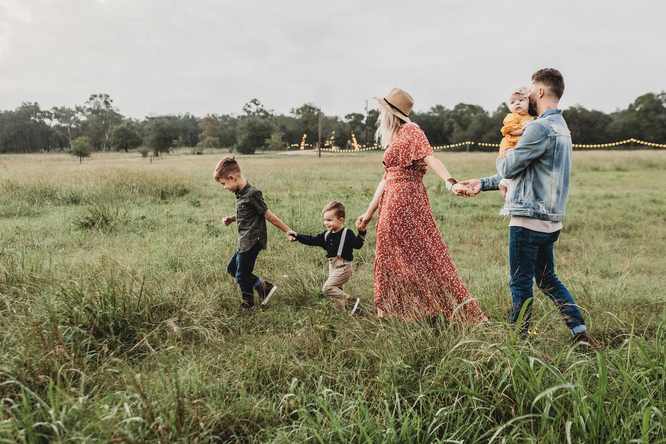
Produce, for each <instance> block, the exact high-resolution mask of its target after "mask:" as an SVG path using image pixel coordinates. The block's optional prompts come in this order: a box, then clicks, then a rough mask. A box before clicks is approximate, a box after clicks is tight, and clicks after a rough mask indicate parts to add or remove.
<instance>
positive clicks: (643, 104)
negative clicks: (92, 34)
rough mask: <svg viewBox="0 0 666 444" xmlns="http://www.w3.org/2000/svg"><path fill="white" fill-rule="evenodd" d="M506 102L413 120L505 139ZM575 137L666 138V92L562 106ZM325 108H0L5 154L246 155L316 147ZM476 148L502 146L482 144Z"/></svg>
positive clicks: (339, 136)
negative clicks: (160, 111) (149, 112)
mask: <svg viewBox="0 0 666 444" xmlns="http://www.w3.org/2000/svg"><path fill="white" fill-rule="evenodd" d="M508 112H509V109H508V107H507V106H506V104H502V105H500V106H499V107H498V108H497V109H496V110H495V111H493V112H488V111H486V110H484V109H483V108H482V107H480V106H478V105H470V104H466V103H459V104H458V105H456V106H454V107H453V108H452V109H448V108H446V107H444V106H442V105H436V106H433V107H432V108H430V109H429V110H426V111H419V112H417V111H412V114H411V115H410V117H411V119H412V120H413V121H414V122H416V123H418V124H419V125H420V126H421V128H422V129H423V130H424V132H425V133H426V135H427V136H428V139H429V140H430V143H431V145H433V146H437V145H450V144H456V143H460V142H465V141H473V142H481V143H499V142H500V140H501V138H502V135H501V133H500V128H501V127H502V121H503V119H504V117H505V116H506V114H507V113H508ZM563 114H564V118H565V119H566V121H567V124H568V125H569V129H570V130H571V137H572V140H573V142H574V143H578V144H600V143H609V142H615V141H619V140H625V139H629V138H632V137H633V138H636V139H639V140H644V141H648V142H653V143H666V92H661V93H660V94H655V93H647V94H644V95H642V96H640V97H638V98H637V99H636V100H635V101H634V102H633V103H632V104H630V105H629V106H628V107H627V109H624V110H617V111H615V112H612V113H610V114H606V113H604V112H601V111H596V110H588V109H586V108H584V107H583V106H581V105H576V106H572V107H570V108H568V109H566V110H563ZM377 117H378V114H377V111H376V110H371V111H369V112H368V113H367V116H366V115H364V114H361V113H350V114H347V115H345V116H344V118H340V117H338V116H329V115H325V114H322V115H321V125H322V142H323V143H322V144H323V145H326V146H334V147H338V148H343V149H344V148H352V147H354V146H356V145H359V146H367V145H371V144H372V143H373V135H374V132H375V128H376V125H375V124H376V121H377ZM319 119H320V116H319V109H318V108H317V107H316V106H314V105H312V104H304V105H302V106H301V107H299V108H293V109H292V110H291V112H290V113H289V115H283V114H276V113H275V112H273V111H272V110H270V109H268V108H266V107H265V106H264V105H263V104H262V103H261V102H260V101H259V100H257V99H253V100H251V101H250V102H248V103H246V104H245V105H244V106H243V109H242V111H241V112H240V113H238V114H222V115H217V114H211V115H207V116H205V117H196V116H193V115H191V114H189V113H185V114H179V115H171V116H160V117H146V118H145V119H143V120H139V119H132V118H126V117H125V116H123V115H122V114H121V113H120V111H119V110H118V108H116V107H115V106H114V105H113V100H112V99H111V97H109V95H108V94H93V95H91V96H90V98H89V99H88V100H87V101H86V102H85V103H84V104H83V105H77V106H74V107H73V108H68V107H64V106H63V107H53V108H51V109H48V110H47V109H42V108H41V107H40V105H39V104H38V103H30V102H24V103H22V104H21V105H20V106H19V107H18V108H16V109H15V110H13V111H11V110H10V111H1V112H0V153H35V152H48V151H54V150H56V151H57V150H60V151H69V152H72V153H73V154H76V155H80V157H85V156H86V155H87V154H86V153H88V154H89V153H90V151H92V150H94V151H109V150H116V151H125V152H129V151H130V150H137V149H138V150H139V151H140V152H141V153H142V154H143V155H147V154H148V153H150V152H152V153H153V154H154V155H159V153H164V152H169V150H170V149H172V148H173V147H192V148H193V150H196V151H198V152H202V151H203V149H205V148H208V147H211V148H219V147H227V148H230V149H231V150H232V151H236V152H239V153H242V154H252V153H254V152H256V151H257V150H265V149H268V150H284V149H286V148H287V147H288V146H291V145H294V144H299V145H300V144H301V143H305V144H307V145H314V144H315V143H316V142H317V140H318V136H319ZM473 149H475V150H487V151H494V150H495V149H496V148H495V147H483V146H478V145H475V146H474V147H473Z"/></svg>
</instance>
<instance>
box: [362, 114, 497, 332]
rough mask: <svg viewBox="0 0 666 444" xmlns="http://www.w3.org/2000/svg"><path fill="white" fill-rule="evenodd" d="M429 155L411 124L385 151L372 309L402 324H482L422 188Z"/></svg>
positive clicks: (420, 134) (425, 142) (482, 318)
mask: <svg viewBox="0 0 666 444" xmlns="http://www.w3.org/2000/svg"><path fill="white" fill-rule="evenodd" d="M430 155H433V151H432V148H431V147H430V144H429V143H428V139H427V138H426V136H425V134H424V133H423V131H422V130H421V129H420V128H419V127H418V126H416V125H414V124H408V125H405V126H403V127H402V128H400V129H399V130H398V134H397V136H396V138H395V140H393V142H392V143H391V145H390V146H389V147H388V148H387V149H386V152H385V153H384V169H385V171H386V173H385V174H384V179H385V180H386V182H385V185H384V193H383V194H382V196H381V199H380V201H379V216H378V219H377V233H376V244H377V250H376V252H375V270H374V275H375V276H374V277H375V287H374V293H375V305H376V306H377V308H378V309H379V310H381V311H383V312H384V313H385V314H386V315H388V316H391V317H395V318H398V319H401V320H404V321H408V322H411V321H414V320H418V319H427V318H431V317H433V316H435V315H437V314H439V313H443V314H444V316H445V317H446V319H447V321H450V320H452V319H453V320H455V321H456V322H458V323H459V324H461V325H465V324H476V323H479V322H483V321H485V320H486V317H485V316H484V315H483V312H481V309H480V308H479V307H478V305H477V304H476V301H475V300H474V299H472V297H471V295H470V294H469V292H468V291H467V288H465V285H464V284H463V283H462V280H461V279H460V276H459V275H458V271H457V270H456V267H455V265H453V261H452V260H451V256H450V255H449V251H448V249H447V248H446V245H445V244H444V240H443V239H442V235H441V234H440V232H439V228H438V227H437V223H436V222H435V217H434V216H433V214H432V209H431V208H430V201H429V200H428V195H427V193H426V189H425V186H424V185H423V175H424V174H425V172H426V170H427V166H426V163H425V161H424V160H423V159H424V158H425V157H426V156H430Z"/></svg>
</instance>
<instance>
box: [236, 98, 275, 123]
mask: <svg viewBox="0 0 666 444" xmlns="http://www.w3.org/2000/svg"><path fill="white" fill-rule="evenodd" d="M243 112H244V113H245V115H246V116H253V117H262V118H264V119H267V118H269V117H271V116H273V110H272V109H266V107H265V106H264V105H263V104H262V103H261V102H260V101H259V100H257V99H252V100H250V101H249V102H247V103H246V104H245V105H243Z"/></svg>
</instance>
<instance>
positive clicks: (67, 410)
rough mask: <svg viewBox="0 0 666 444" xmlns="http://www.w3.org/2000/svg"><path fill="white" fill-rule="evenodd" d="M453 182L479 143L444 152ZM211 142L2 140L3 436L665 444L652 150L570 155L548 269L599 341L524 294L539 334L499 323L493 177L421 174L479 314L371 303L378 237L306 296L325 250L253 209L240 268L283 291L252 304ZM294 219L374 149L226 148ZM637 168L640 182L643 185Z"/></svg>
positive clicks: (363, 203)
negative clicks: (339, 282)
mask: <svg viewBox="0 0 666 444" xmlns="http://www.w3.org/2000/svg"><path fill="white" fill-rule="evenodd" d="M438 156H439V157H440V159H442V160H443V161H444V163H445V164H446V165H447V167H448V168H449V169H450V170H451V171H452V173H453V174H454V175H455V176H456V177H457V178H459V179H461V178H467V177H479V176H482V175H487V174H490V173H492V171H493V165H494V155H492V154H478V153H470V154H466V153H444V154H439V155H438ZM219 157H221V155H212V156H211V155H203V156H166V157H165V158H164V159H160V160H159V161H156V162H154V163H152V164H151V163H149V161H148V159H141V158H138V157H136V158H133V157H126V156H121V155H108V156H101V155H100V156H97V157H93V159H92V160H90V161H86V162H84V164H83V165H79V164H78V163H77V162H76V159H70V158H69V157H67V156H58V155H53V156H6V157H2V158H0V189H2V191H3V193H2V194H1V195H0V344H1V347H0V398H1V399H2V401H1V402H0V439H2V440H3V441H4V442H30V443H33V442H134V443H139V442H142V443H143V442H275V443H293V442H315V443H332V442H358V443H368V442H372V443H375V442H378V443H403V442H405V443H412V442H413V443H431V442H449V443H451V442H460V443H462V442H464V443H470V442H484V443H485V442H496V443H501V442H504V443H523V442H543V443H565V442H571V443H583V442H585V443H588V442H594V443H607V442H617V443H627V442H637V443H656V442H666V430H665V428H666V419H665V418H664V407H663V406H664V405H666V386H665V385H666V312H665V303H664V295H663V289H664V287H665V284H666V277H665V276H664V272H663V271H664V267H663V258H664V256H665V253H666V224H664V222H665V216H664V212H663V208H664V204H666V194H664V192H663V189H664V188H665V186H666V177H664V175H663V170H664V169H665V167H666V157H664V155H663V154H662V153H659V152H648V151H646V152H638V153H637V152H631V153H628V152H627V153H625V152H612V153H604V152H577V153H575V157H574V172H573V176H572V188H571V196H570V200H569V205H568V209H567V219H566V220H565V228H564V231H563V234H562V236H561V240H560V241H559V242H558V244H557V245H556V262H557V266H558V274H559V276H560V278H561V279H562V280H563V281H564V282H565V284H566V285H567V286H568V287H569V289H570V290H571V291H572V293H573V294H574V298H575V299H576V301H577V303H578V304H579V305H580V306H581V307H582V309H583V310H584V315H585V318H586V321H587V324H588V327H589V329H590V332H591V333H592V334H593V335H594V336H595V337H596V338H597V339H599V340H600V341H601V342H602V343H603V344H604V346H605V347H604V349H603V350H602V351H600V352H592V351H590V350H587V349H584V348H581V347H578V346H576V347H570V346H569V341H570V334H569V333H568V331H567V330H566V328H565V326H564V323H563V322H562V320H561V318H560V317H559V314H558V313H557V311H553V309H552V305H551V303H550V301H549V300H548V299H547V298H545V297H544V296H543V295H540V294H538V293H535V295H536V298H535V303H534V309H533V316H534V320H535V322H534V324H537V323H538V330H535V329H533V331H535V332H536V334H530V335H529V336H528V338H527V339H525V340H521V339H519V338H517V337H516V335H515V333H514V332H512V331H511V329H510V328H509V327H508V326H507V324H506V315H507V314H508V304H509V296H508V291H507V281H508V260H507V241H508V229H507V223H508V222H507V221H504V220H502V219H501V218H499V217H498V216H497V215H496V214H497V212H498V211H499V208H500V206H501V197H500V196H499V195H497V194H490V193H489V194H482V195H481V196H479V197H477V198H474V199H460V198H458V199H456V198H453V197H452V196H451V195H450V194H448V193H447V192H446V190H445V188H444V187H443V185H441V183H440V181H438V179H437V178H436V177H434V175H432V174H431V173H430V174H428V175H427V176H426V186H427V188H428V189H429V195H430V201H431V204H432V207H433V212H434V214H435V217H436V219H437V221H438V224H439V225H440V228H441V231H442V234H443V237H444V240H445V242H446V243H447V245H448V247H449V249H450V251H451V254H452V256H453V259H454V261H455V263H456V265H457V267H458V269H459V271H460V273H461V276H462V277H463V280H464V282H465V283H466V284H467V285H468V287H469V289H470V291H471V292H472V294H473V295H474V296H475V297H476V298H477V299H478V301H479V304H480V305H481V307H482V308H483V309H484V311H485V312H486V313H487V314H489V315H490V317H491V322H490V323H489V324H487V325H484V326H479V327H473V328H460V327H458V326H456V325H449V324H447V323H446V322H444V321H441V322H439V323H436V324H434V325H433V324H429V323H414V324H404V323H400V322H393V321H389V322H380V321H378V320H377V318H376V316H375V314H374V311H373V304H372V260H373V249H374V241H373V239H374V233H373V231H372V230H373V228H372V226H371V230H370V235H369V236H368V242H367V245H366V247H364V249H363V250H360V251H359V253H358V254H357V255H356V259H355V261H354V277H353V278H352V280H351V281H350V283H349V284H348V285H347V286H346V287H345V290H346V291H348V292H349V293H351V294H354V295H358V296H359V297H361V299H362V313H361V315H360V316H358V317H355V318H349V317H346V316H342V315H339V314H336V313H334V312H333V311H332V310H331V309H330V307H329V304H328V301H326V300H325V299H324V298H323V295H322V293H321V290H320V289H321V286H322V284H323V282H324V280H325V278H326V274H327V262H326V261H325V258H324V255H323V250H318V249H315V248H309V247H305V246H303V245H300V244H293V243H289V242H288V241H287V240H286V238H285V237H284V235H283V234H282V233H281V232H279V230H277V229H275V228H273V227H270V226H269V249H268V250H266V251H263V252H262V253H261V254H260V256H259V260H258V262H257V266H256V270H257V273H258V274H259V275H260V276H262V277H264V278H267V279H270V280H271V281H273V282H275V283H276V284H277V285H278V286H279V290H278V293H277V294H276V296H275V297H274V299H272V301H271V305H270V307H269V308H268V309H267V310H265V311H264V312H262V313H259V314H257V315H255V316H246V315H244V314H243V313H242V312H241V310H240V309H239V305H240V302H239V301H240V295H239V290H238V288H237V286H236V284H235V282H234V281H233V280H232V279H231V278H230V277H228V276H226V275H225V267H226V263H227V261H228V259H229V258H230V256H231V255H232V253H233V249H234V246H235V242H236V233H235V227H234V226H232V227H229V228H224V227H223V226H222V225H221V224H220V218H221V217H222V216H224V215H230V214H232V213H233V205H234V196H233V195H232V194H230V193H228V192H226V191H224V190H223V189H222V187H221V186H219V185H218V184H216V183H215V182H214V181H213V180H212V169H213V167H214V165H215V163H216V161H217V160H219V159H218V158H219ZM239 160H240V162H241V165H242V167H243V168H244V171H245V173H246V176H247V177H248V179H249V180H250V181H251V182H252V183H253V184H254V185H256V186H257V187H259V188H260V189H261V190H262V191H263V192H264V195H265V196H266V199H267V202H268V204H269V207H270V208H271V210H272V211H273V212H274V213H276V214H277V215H278V216H279V217H280V218H282V220H283V221H285V222H286V223H287V224H288V225H289V226H290V227H292V228H293V229H295V230H296V231H298V232H302V233H305V234H315V233H317V232H320V231H322V230H323V229H324V228H323V226H322V224H321V208H322V207H323V206H324V205H325V204H326V203H327V202H328V201H329V200H332V199H337V200H341V201H342V202H344V203H345V204H346V206H347V224H346V225H347V226H348V227H350V228H351V227H353V221H354V220H355V218H356V217H357V216H358V215H359V214H361V213H362V212H363V211H364V210H365V208H366V207H367V204H368V202H369V201H370V199H371V198H372V194H373V192H374V187H375V186H376V183H377V182H378V181H379V180H380V178H381V175H382V168H381V157H380V155H378V154H376V153H369V154H362V155H344V156H331V155H328V156H327V157H324V158H322V159H317V158H313V157H309V156H299V155H296V156H279V155H271V156H265V157H263V156H256V157H241V158H240V159H239ZM637 178H640V180H637Z"/></svg>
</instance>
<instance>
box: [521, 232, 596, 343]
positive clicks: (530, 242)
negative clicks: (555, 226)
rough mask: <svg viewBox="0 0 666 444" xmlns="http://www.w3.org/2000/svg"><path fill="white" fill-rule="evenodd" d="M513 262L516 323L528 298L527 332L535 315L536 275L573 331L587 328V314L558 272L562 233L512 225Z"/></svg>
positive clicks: (573, 332) (539, 284) (524, 321)
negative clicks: (555, 255) (556, 246)
mask: <svg viewBox="0 0 666 444" xmlns="http://www.w3.org/2000/svg"><path fill="white" fill-rule="evenodd" d="M509 228H510V230H511V231H510V236H509V264H510V266H511V280H510V281H509V287H510V288H511V298H512V303H511V319H510V322H511V324H512V325H515V324H516V323H517V322H518V317H519V315H520V311H521V310H522V308H523V305H524V304H525V302H526V301H527V300H528V299H530V301H529V305H528V307H527V309H526V310H525V315H524V317H523V324H522V326H521V333H522V334H525V333H527V330H528V329H529V326H530V319H531V317H532V301H531V298H533V297H534V293H533V291H532V280H533V279H535V278H536V283H537V286H538V287H539V289H540V290H541V291H543V293H544V294H545V295H546V296H548V297H549V298H551V299H552V300H553V302H554V303H555V305H556V306H557V308H558V309H559V310H560V313H561V314H562V316H563V317H564V322H566V324H567V327H569V329H570V330H571V333H572V334H574V335H575V334H578V333H582V332H584V331H585V330H586V327H585V321H584V320H583V316H582V315H581V313H580V310H578V307H577V306H576V303H575V302H574V300H573V298H572V297H571V294H569V290H567V288H566V287H565V286H564V285H563V284H562V282H560V280H559V279H558V278H557V276H556V275H555V265H554V263H553V243H555V241H556V240H557V238H558V237H559V235H560V232H559V231H556V232H555V233H540V232H538V231H532V230H529V229H527V228H523V227H509Z"/></svg>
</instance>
